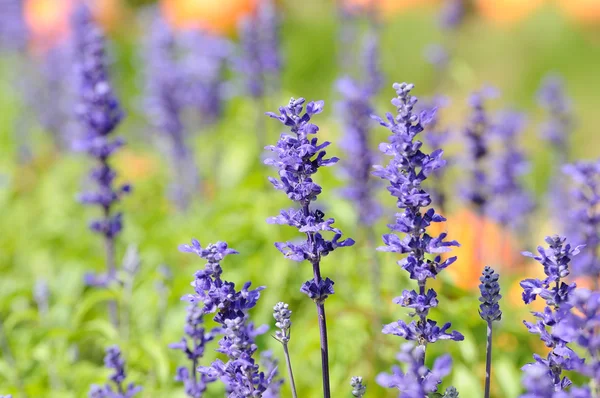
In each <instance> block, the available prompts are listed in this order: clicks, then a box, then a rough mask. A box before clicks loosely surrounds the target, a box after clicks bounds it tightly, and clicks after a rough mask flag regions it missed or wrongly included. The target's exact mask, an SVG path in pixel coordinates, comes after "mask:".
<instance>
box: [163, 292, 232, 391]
mask: <svg viewBox="0 0 600 398" xmlns="http://www.w3.org/2000/svg"><path fill="white" fill-rule="evenodd" d="M220 331H221V329H220V328H213V329H212V330H210V331H207V330H206V329H205V328H204V311H203V309H202V308H201V307H200V306H198V303H195V302H194V303H192V302H191V303H190V304H189V305H188V308H187V317H186V322H185V327H184V333H185V336H184V337H183V338H182V339H181V341H180V342H178V343H173V344H170V345H169V348H172V349H175V350H181V351H182V352H183V353H184V354H185V355H186V356H187V359H188V360H189V361H190V364H189V367H188V366H180V367H178V368H177V376H176V377H175V380H177V381H179V382H182V383H183V386H184V389H185V393H186V394H187V395H188V396H189V397H192V398H201V397H202V395H203V394H204V392H205V391H206V387H207V385H208V384H209V383H211V382H213V381H216V378H214V377H211V376H209V375H206V374H199V373H198V372H197V370H196V369H197V368H198V361H199V360H200V358H202V357H203V356H204V351H205V349H206V344H207V343H208V342H210V341H212V340H213V339H214V338H215V336H216V335H217V334H218V333H220Z"/></svg>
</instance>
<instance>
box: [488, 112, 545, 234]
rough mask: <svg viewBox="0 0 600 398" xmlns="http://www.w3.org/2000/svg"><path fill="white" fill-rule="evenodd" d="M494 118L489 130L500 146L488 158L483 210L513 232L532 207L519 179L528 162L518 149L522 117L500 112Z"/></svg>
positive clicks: (512, 113) (529, 196)
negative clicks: (496, 119) (487, 198)
mask: <svg viewBox="0 0 600 398" xmlns="http://www.w3.org/2000/svg"><path fill="white" fill-rule="evenodd" d="M498 119H499V120H498V121H497V122H496V123H495V124H494V126H493V128H492V129H491V131H490V132H491V133H493V137H494V138H496V142H497V144H498V147H499V148H501V149H500V150H499V151H498V153H497V154H495V156H493V157H492V159H491V160H492V167H491V172H490V176H489V177H490V178H489V189H490V196H489V203H488V206H487V209H486V211H487V213H488V215H489V216H490V217H491V218H492V219H493V220H496V221H497V222H498V223H499V224H500V225H503V226H505V227H510V228H511V229H513V230H515V231H516V230H519V229H520V228H521V227H523V225H524V224H525V223H526V218H527V216H528V214H530V213H531V211H532V210H533V207H534V205H533V200H532V198H531V195H530V194H529V193H528V192H527V191H526V190H525V189H524V188H523V184H522V182H521V181H520V178H521V176H522V175H523V174H524V173H525V172H526V171H527V168H528V162H527V161H526V160H525V156H524V155H523V153H522V151H521V150H520V149H519V136H520V134H521V132H522V130H523V127H524V125H525V116H524V115H523V114H521V113H517V112H513V111H504V112H502V113H500V114H499V118H498Z"/></svg>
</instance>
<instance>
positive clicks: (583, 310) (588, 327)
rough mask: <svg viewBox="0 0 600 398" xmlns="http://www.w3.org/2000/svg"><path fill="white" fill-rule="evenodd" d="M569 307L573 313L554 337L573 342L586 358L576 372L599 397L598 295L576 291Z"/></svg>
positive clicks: (572, 294)
mask: <svg viewBox="0 0 600 398" xmlns="http://www.w3.org/2000/svg"><path fill="white" fill-rule="evenodd" d="M569 304H570V305H571V306H572V308H573V309H574V310H575V311H572V312H571V313H569V314H568V315H567V317H566V318H565V319H564V320H563V321H562V322H561V323H559V324H558V325H557V326H556V327H555V328H554V333H555V334H556V335H557V336H559V337H560V338H561V339H563V340H565V341H572V342H574V343H576V344H577V345H579V346H580V347H581V348H583V349H584V350H585V352H586V353H587V356H588V358H587V359H586V362H584V363H581V364H579V367H578V368H577V369H576V370H577V371H578V372H579V373H580V374H582V375H585V376H587V377H589V378H590V379H591V380H592V385H593V386H594V388H595V391H593V393H594V395H592V396H598V394H600V334H598V327H599V326H600V292H598V291H597V290H596V291H590V290H587V289H575V291H573V292H572V293H571V295H570V297H569Z"/></svg>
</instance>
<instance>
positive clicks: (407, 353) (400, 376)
mask: <svg viewBox="0 0 600 398" xmlns="http://www.w3.org/2000/svg"><path fill="white" fill-rule="evenodd" d="M396 358H397V359H398V361H399V362H401V363H404V364H405V365H406V370H405V371H402V369H401V368H400V367H399V366H394V367H393V368H392V373H391V374H389V373H381V374H379V375H378V376H377V383H378V384H380V385H382V386H384V387H388V388H396V389H398V391H400V395H399V396H400V397H401V398H423V397H428V396H429V394H431V393H435V392H437V390H438V387H439V385H440V384H441V383H442V379H443V378H444V377H445V376H447V375H448V374H449V373H450V371H451V369H452V357H451V356H450V355H449V354H446V355H443V356H441V357H439V358H437V359H436V360H435V362H434V363H433V367H432V368H431V369H429V368H428V367H427V366H425V347H424V346H422V345H415V344H413V343H405V344H403V345H402V346H401V347H400V352H398V355H397V356H396ZM443 397H446V398H455V397H458V393H457V392H456V389H454V388H453V387H449V388H448V389H447V390H446V392H445V394H444V395H443Z"/></svg>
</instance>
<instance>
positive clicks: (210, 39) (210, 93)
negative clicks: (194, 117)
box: [175, 30, 233, 126]
mask: <svg viewBox="0 0 600 398" xmlns="http://www.w3.org/2000/svg"><path fill="white" fill-rule="evenodd" d="M175 39H176V42H177V48H178V50H180V52H181V53H182V54H181V59H180V69H181V73H182V75H183V77H184V79H185V82H184V86H183V87H181V90H182V92H181V93H180V94H181V95H182V96H183V99H184V101H185V104H186V105H187V106H188V107H191V108H193V109H194V110H195V112H197V113H199V116H200V118H199V123H200V124H201V125H203V126H206V125H210V124H213V123H215V122H217V121H218V120H219V118H220V117H221V115H222V114H223V108H224V102H225V99H226V96H227V83H226V80H225V76H224V73H225V69H226V65H227V63H228V61H229V60H230V58H231V55H232V53H233V48H232V44H231V42H230V41H229V40H228V39H226V38H223V37H219V36H216V35H213V34H210V33H208V32H204V31H198V30H193V31H186V32H179V34H178V35H177V36H176V37H175Z"/></svg>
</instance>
